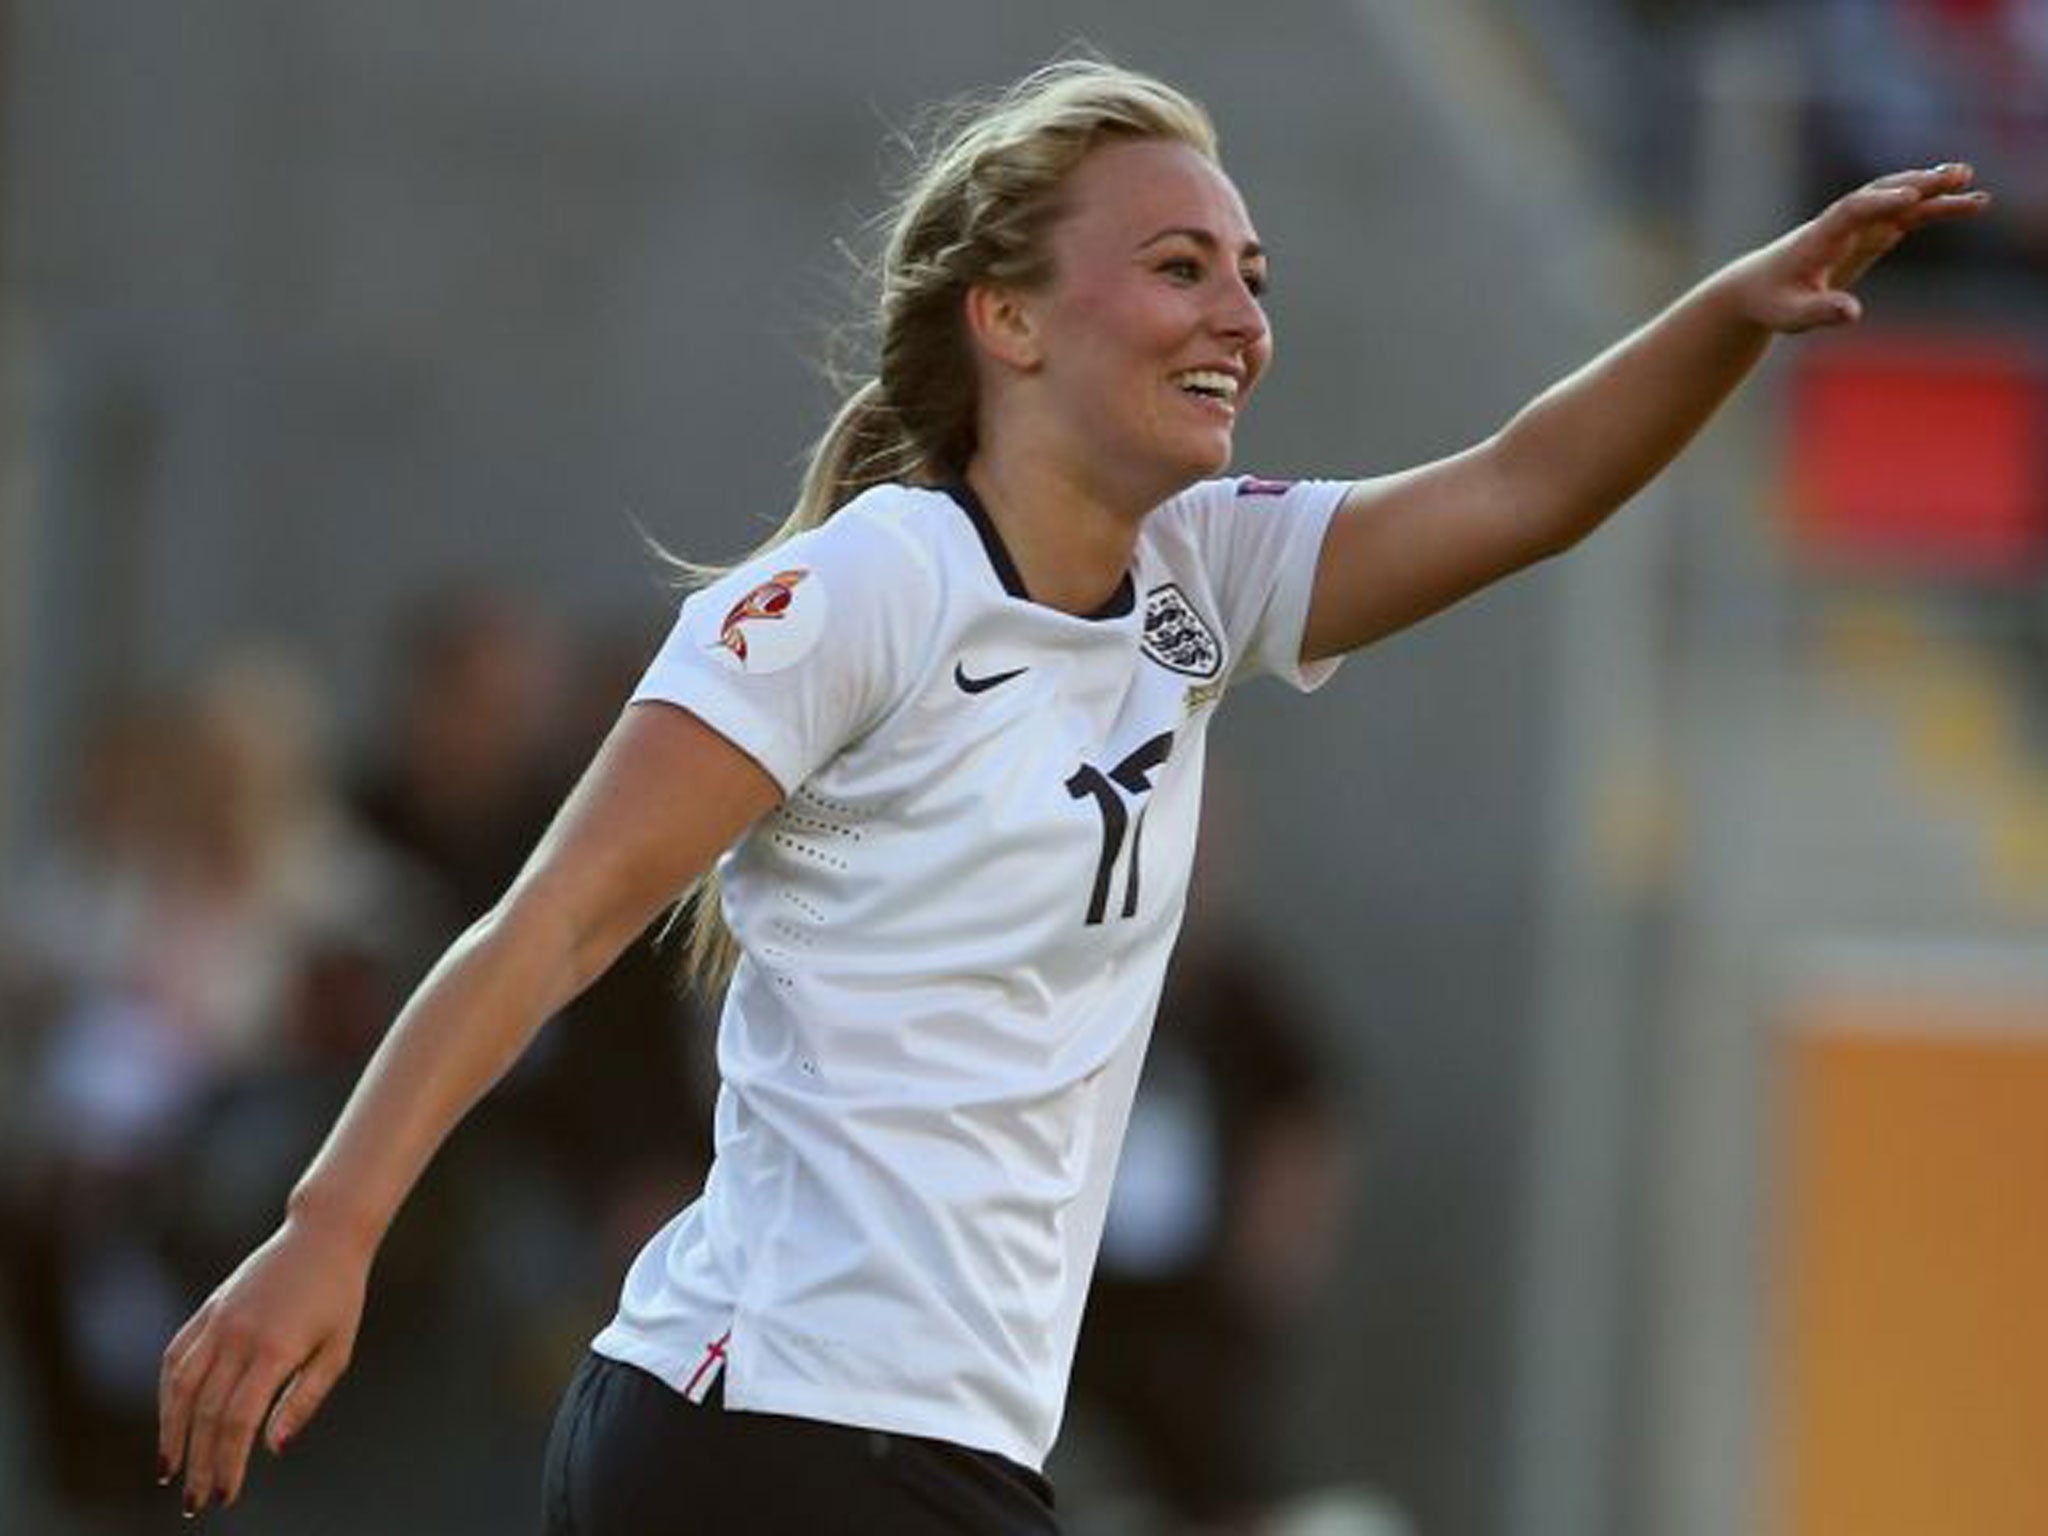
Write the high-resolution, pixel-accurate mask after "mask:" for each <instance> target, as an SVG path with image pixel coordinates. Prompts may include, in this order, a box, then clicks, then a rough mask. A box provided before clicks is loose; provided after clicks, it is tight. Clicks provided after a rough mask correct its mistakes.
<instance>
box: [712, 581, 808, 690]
mask: <svg viewBox="0 0 2048 1536" xmlns="http://www.w3.org/2000/svg"><path fill="white" fill-rule="evenodd" d="M799 588H801V589H802V590H801V592H799ZM824 627H825V589H824V587H823V585H822V584H821V583H819V581H818V580H817V578H816V577H815V576H814V575H813V574H812V573H811V572H810V571H807V570H804V569H802V568H798V569H796V570H788V571H777V572H776V573H775V574H774V575H773V576H770V577H769V578H768V579H767V580H766V581H764V582H762V583H761V584H760V585H758V586H756V587H755V588H753V589H752V590H751V591H749V592H748V593H747V594H746V595H745V596H744V597H742V598H741V599H740V600H739V601H738V602H736V603H734V604H733V605H732V606H731V607H730V608H728V609H727V610H726V613H725V618H724V620H723V621H721V622H720V624H719V626H718V638H717V639H716V640H714V641H712V642H711V645H710V647H709V648H710V649H711V650H714V651H720V652H722V653H723V654H724V657H725V659H726V661H727V664H728V665H729V666H732V667H734V668H735V669H736V670H738V671H741V672H776V671H780V670H781V669H782V668H784V667H786V666H788V665H790V664H791V663H792V662H794V661H796V660H798V659H799V658H800V657H802V656H803V655H804V653H805V652H807V651H809V650H810V648H811V647H812V646H813V645H814V644H816V643H817V639H818V636H819V634H820V633H821V632H822V631H823V629H824Z"/></svg>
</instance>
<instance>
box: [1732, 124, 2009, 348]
mask: <svg viewBox="0 0 2048 1536" xmlns="http://www.w3.org/2000/svg"><path fill="white" fill-rule="evenodd" d="M1975 174H1976V173H1975V172H1974V171H1972V170H1971V169H1970V167H1969V166H1967V165H1957V164H1950V165H1937V166H1934V167H1933V168H1931V169H1929V170H1924V171H1895V172H1893V173H1892V174H1891V175H1889V176H1880V177H1878V178H1877V179H1876V180H1875V181H1872V182H1869V183H1867V184H1866V185H1864V186H1861V187H1858V188H1857V189H1856V190H1855V191H1854V192H1851V193H1849V194H1847V195H1846V196H1844V197H1840V198H1837V199H1836V200H1835V201H1834V202H1833V203H1831V204H1829V205H1828V207H1827V208H1826V209H1824V210H1823V211H1822V212H1821V213H1820V214H1819V215H1818V216H1817V217H1816V218H1813V219H1811V220H1809V221H1808V222H1806V223H1804V224H1802V225H1800V226H1799V227H1798V228H1797V229H1794V230H1792V231H1791V232H1789V233H1788V234H1786V235H1784V236H1783V237H1781V238H1780V239H1778V240H1775V241H1773V242H1772V243H1771V244H1769V245H1767V246H1764V247H1763V248H1761V249H1760V250H1756V251H1752V252H1751V253H1750V254H1749V255H1747V256H1745V257H1743V258H1741V259H1740V260H1738V261H1736V262H1734V263H1733V264H1732V265H1731V266H1730V267H1729V268H1728V269H1727V272H1726V273H1725V277H1726V278H1727V280H1728V281H1729V282H1730V283H1731V284H1733V285H1734V286H1735V288H1736V291H1737V292H1738V294H1739V295H1740V300H1741V304H1742V308H1743V312H1744V313H1745V314H1746V315H1748V317H1749V318H1750V319H1751V320H1753V321H1755V322H1756V323H1757V324H1759V325H1763V326H1767V327H1769V328H1770V329H1771V330H1773V331H1783V332H1796V331H1810V330H1815V329H1818V328H1819V327H1822V326H1829V325H1846V324H1848V323H1850V322H1851V321H1854V320H1857V319H1859V318H1860V317H1861V316H1862V314H1863V306H1862V304H1861V303H1860V302H1859V301H1858V300H1857V298H1856V296H1855V295H1854V294H1853V293H1851V292H1850V291H1849V290H1850V288H1852V287H1853V286H1854V285H1855V283H1856V280H1857V279H1858V278H1860V277H1862V276H1863V274H1864V273H1865V272H1867V271H1869V270H1870V268H1871V266H1872V265H1873V264H1874V263H1876V262H1877V261H1878V259H1879V258H1881V257H1883V256H1884V255H1885V254H1886V253H1887V252H1889V251H1890V250H1891V249H1892V247H1893V246H1895V245H1897V244H1898V243H1899V242H1900V241H1901V240H1903V239H1905V238H1906V236H1907V235H1909V234H1911V233H1912V232H1913V231H1914V230H1916V229H1918V228H1919V227H1920V226H1921V225H1923V224H1931V223H1933V222H1934V221H1936V220H1938V219H1962V218H1970V217H1972V216H1974V215H1976V214H1980V213H1982V212H1983V211H1984V210H1985V209H1986V208H1988V207H1990V205H1991V194H1990V193H1988V192H1981V191H1976V190H1974V189H1972V188H1971V185H1970V183H1971V181H1972V179H1973V178H1974V176H1975Z"/></svg>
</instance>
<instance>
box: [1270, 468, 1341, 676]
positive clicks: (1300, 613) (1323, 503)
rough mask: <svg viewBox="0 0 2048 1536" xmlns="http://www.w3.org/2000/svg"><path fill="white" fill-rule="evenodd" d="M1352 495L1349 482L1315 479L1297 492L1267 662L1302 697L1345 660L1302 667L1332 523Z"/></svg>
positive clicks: (1277, 588) (1275, 594) (1331, 659)
mask: <svg viewBox="0 0 2048 1536" xmlns="http://www.w3.org/2000/svg"><path fill="white" fill-rule="evenodd" d="M1350 490H1351V482H1350V481H1348V480H1317V481H1313V482H1310V483H1309V484H1306V485H1303V486H1300V487H1298V488H1297V489H1296V491H1295V493H1294V494H1295V495H1296V496H1297V497H1298V498H1299V501H1298V503H1297V507H1298V510H1297V511H1296V512H1295V515H1294V516H1293V517H1292V518H1290V519H1289V530H1288V538H1287V548H1286V552H1285V554H1284V555H1283V556H1282V558H1281V560H1280V571H1279V577H1280V579H1279V582H1278V584H1277V585H1276V586H1275V588H1274V591H1273V601H1272V609H1271V614H1272V616H1271V619H1270V621H1269V625H1268V633H1269V634H1270V635H1271V637H1272V639H1271V642H1270V643H1269V648H1268V653H1267V655H1266V657H1265V658H1264V659H1265V662H1266V666H1267V669H1268V670H1269V671H1271V672H1272V674H1273V675H1274V676H1275V677H1277V678H1279V679H1280V680H1281V681H1282V682H1284V683H1286V684H1287V685H1288V686H1289V687H1291V688H1296V689H1299V690H1300V691H1301V692H1303V693H1314V692H1315V691H1316V689H1318V688H1320V687H1322V686H1323V684H1324V683H1327V682H1328V681H1329V680H1330V678H1331V677H1332V676H1334V675H1335V673H1336V671H1337V668H1338V666H1339V665H1340V664H1341V663H1342V662H1343V660H1344V658H1343V657H1341V656H1328V657H1325V658H1323V659H1322V660H1321V661H1314V662H1307V663H1304V662H1303V661H1302V659H1301V644H1302V641H1303V640H1304V639H1305V638H1306V636H1307V631H1308V609H1309V602H1310V600H1311V599H1312V598H1313V597H1314V595H1315V585H1316V569H1317V567H1318V566H1319V565H1320V564H1321V563H1322V552H1323V539H1324V537H1325V536H1326V535H1327V534H1328V533H1329V531H1330V519H1331V518H1332V517H1334V516H1336V513H1337V508H1338V507H1339V506H1340V505H1341V504H1342V503H1343V500H1344V497H1345V496H1346V494H1347V493H1349V491H1350Z"/></svg>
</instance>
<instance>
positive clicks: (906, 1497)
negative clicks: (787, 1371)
mask: <svg viewBox="0 0 2048 1536" xmlns="http://www.w3.org/2000/svg"><path fill="white" fill-rule="evenodd" d="M543 1497H544V1499H545V1504H546V1525H545V1531H546V1536H697V1533H699V1532H703V1533H720V1536H1058V1533H1059V1528H1060V1525H1059V1518H1058V1517H1057V1516H1056V1515H1055V1514H1054V1513H1053V1503H1052V1488H1051V1486H1050V1485H1049V1484H1048V1483H1047V1482H1046V1481H1045V1479H1044V1478H1042V1477H1040V1476H1039V1475H1038V1474H1037V1473H1035V1472H1032V1471H1029V1470H1027V1469H1026V1468H1024V1467H1020V1466H1018V1465H1017V1464H1016V1463H1014V1462H1011V1461H1008V1460H1006V1459H1004V1458H1003V1457H1001V1456H997V1455H995V1454H993V1453H992V1452H988V1451H976V1450H969V1449H967V1448H965V1447H963V1446H958V1445H952V1444H949V1443H947V1442H946V1441H943V1440H926V1439H922V1438H920V1437H918V1436H915V1435H899V1434H893V1433H884V1432H883V1431H881V1430H874V1429H857V1428H853V1427H850V1426H848V1425H844V1424H827V1423H822V1422H820V1421H818V1420H816V1419H798V1418H787V1417H784V1416H783V1415H781V1414H773V1413H736V1412H731V1411H728V1410H727V1409H726V1408H725V1407H724V1393H723V1383H722V1382H721V1383H720V1385H719V1386H717V1387H714V1388H713V1389H712V1393H711V1395H710V1397H708V1398H707V1399H706V1400H705V1401H704V1402H703V1403H701V1404H700V1403H692V1402H691V1401H690V1400H689V1399H688V1398H686V1397H684V1396H683V1395H682V1393H680V1392H678V1391H676V1390H675V1389H674V1388H673V1387H670V1386H668V1385H667V1384H666V1383H664V1382H662V1381H661V1380H660V1379H658V1378H657V1377H654V1376H652V1375H649V1374H648V1373H647V1372H646V1371H643V1370H641V1369H639V1368H638V1367H637V1366H631V1365H624V1364H621V1363H620V1362H619V1361H616V1360H609V1359H606V1358H605V1357H604V1356H602V1355H597V1354H592V1355H589V1356H586V1357H585V1359H584V1361H583V1363H582V1364H581V1365H580V1366H579V1367H577V1370H576V1375H575V1377H574V1378H573V1379H572V1380H571V1381H570V1383H569V1390H568V1392H567V1393H566V1394H565V1395H564V1396H563V1399H562V1406H561V1410H560V1411H559V1412H558V1413H557V1414H556V1416H555V1427H554V1431H553V1433H552V1434H551V1435H550V1436H549V1438H548V1449H547V1465H546V1471H545V1474H544V1478H543Z"/></svg>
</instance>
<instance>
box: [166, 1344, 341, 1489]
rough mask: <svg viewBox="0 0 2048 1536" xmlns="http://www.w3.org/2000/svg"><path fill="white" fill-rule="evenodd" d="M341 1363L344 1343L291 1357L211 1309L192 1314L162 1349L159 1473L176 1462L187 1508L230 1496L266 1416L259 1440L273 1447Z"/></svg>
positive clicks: (169, 1473) (305, 1415) (317, 1399)
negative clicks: (237, 1329) (239, 1330)
mask: <svg viewBox="0 0 2048 1536" xmlns="http://www.w3.org/2000/svg"><path fill="white" fill-rule="evenodd" d="M347 1364H348V1346H347V1344H345V1343H342V1342H339V1341H336V1340H329V1341H327V1342H325V1343H323V1344H322V1345H320V1347H318V1348H317V1349H315V1350H314V1351H313V1352H312V1354H311V1355H310V1356H309V1357H307V1358H306V1359H305V1360H304V1362H303V1363H299V1362H296V1361H294V1360H293V1359H292V1356H291V1354H290V1353H288V1352H286V1351H283V1350H280V1349H278V1348H276V1347H275V1346H273V1345H268V1344H264V1343H260V1342H257V1341H255V1340H253V1339H251V1338H248V1337H246V1336H239V1337H238V1336H237V1335H236V1333H235V1331H234V1330H233V1329H232V1328H231V1327H229V1326H228V1325H226V1324H224V1323H223V1322H222V1321H221V1320H220V1319H219V1317H218V1316H215V1317H212V1318H208V1317H207V1316H206V1314H204V1313H202V1314H201V1315H200V1316H198V1317H195V1318H194V1319H193V1322H191V1323H188V1324H186V1326H185V1327H184V1328H183V1329H181V1330H180V1331H179V1334H178V1337H177V1338H176V1339H174V1340H173V1341H172V1343H171V1346H170V1348H169V1349H167V1350H166V1351H165V1352H164V1373H163V1385H162V1408H161V1413H160V1422H159V1428H158V1463H157V1466H158V1476H159V1480H160V1481H162V1482H165V1483H168V1482H170V1481H171V1479H172V1478H174V1477H175V1476H176V1475H177V1474H178V1472H179V1471H180V1470H181V1469H182V1470H183V1472H184V1478H185V1500H184V1502H185V1510H186V1512H187V1513H188V1514H196V1513H198V1512H199V1511H201V1510H204V1509H206V1508H208V1507H210V1506H212V1505H215V1504H218V1505H222V1506H225V1505H228V1504H232V1503H233V1502H234V1501H235V1500H236V1499H237V1498H239V1497H240V1496H241V1492H242V1483H243V1481H244V1479H245V1478H246V1476H247V1472H248V1465H249V1454H250V1452H251V1450H252V1449H253V1448H254V1445H255V1441H256V1436H257V1433H258V1431H259V1430H264V1429H265V1428H266V1419H267V1420H268V1424H267V1431H268V1432H267V1434H266V1435H265V1439H266V1442H267V1443H268V1445H269V1447H270V1449H271V1452H272V1453H273V1454H281V1453H282V1452H283V1450H284V1447H285V1444H286V1443H287V1442H288V1441H289V1440H290V1439H291V1438H292V1437H293V1436H294V1435H295V1434H297V1433H298V1431H299V1430H300V1429H302V1428H303V1427H304V1426H305V1424H306V1422H307V1420H309V1419H310V1418H312V1416H313V1414H314V1413H315V1412H316V1411H317V1410H318V1409H319V1407H320V1405H321V1403H322V1402H324V1401H325V1400H326V1397H327V1394H328V1392H329V1391H331V1390H332V1388H333V1386H334V1383H335V1381H336V1380H337V1379H338V1378H339V1377H340V1375H341V1373H342V1371H343V1370H344V1369H345V1368H346V1367H347ZM295 1365H296V1366H297V1369H296V1371H295V1370H294V1366H295ZM281 1386H282V1387H283V1388H284V1391H283V1393H282V1395H280V1392H279V1388H280V1387H281Z"/></svg>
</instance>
